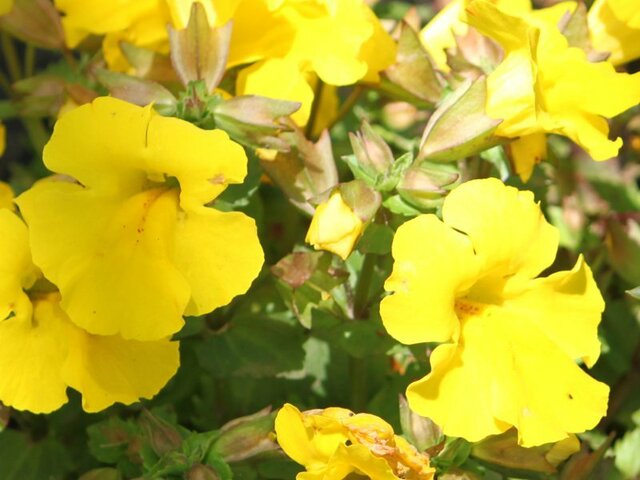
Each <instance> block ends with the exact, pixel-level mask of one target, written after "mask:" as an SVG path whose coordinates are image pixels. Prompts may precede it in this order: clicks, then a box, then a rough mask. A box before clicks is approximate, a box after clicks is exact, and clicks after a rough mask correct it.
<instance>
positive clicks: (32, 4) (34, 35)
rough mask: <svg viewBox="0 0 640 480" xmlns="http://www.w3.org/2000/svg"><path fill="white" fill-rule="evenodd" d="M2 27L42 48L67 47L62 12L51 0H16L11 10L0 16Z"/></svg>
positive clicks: (55, 48)
mask: <svg viewBox="0 0 640 480" xmlns="http://www.w3.org/2000/svg"><path fill="white" fill-rule="evenodd" d="M0 29H2V30H6V31H7V32H9V33H10V34H12V35H14V36H16V37H18V38H19V39H21V40H24V41H25V42H28V43H33V44H34V45H37V46H38V47H41V48H48V49H52V50H61V49H64V48H65V43H64V30H63V29H62V23H61V22H60V14H59V13H58V11H57V10H56V9H55V7H54V6H53V3H52V2H51V1H50V0H14V4H13V8H12V9H11V11H10V12H9V13H7V14H6V15H2V16H0Z"/></svg>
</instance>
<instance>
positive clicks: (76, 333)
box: [0, 208, 180, 413]
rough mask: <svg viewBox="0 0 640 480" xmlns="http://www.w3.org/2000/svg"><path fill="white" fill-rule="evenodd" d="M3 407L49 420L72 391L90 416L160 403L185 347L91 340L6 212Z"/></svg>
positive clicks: (0, 224) (1, 305) (0, 293)
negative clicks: (142, 402) (121, 406)
mask: <svg viewBox="0 0 640 480" xmlns="http://www.w3.org/2000/svg"><path fill="white" fill-rule="evenodd" d="M0 231H1V232H2V236H0V342H1V343H2V349H0V401H2V402H3V403H4V404H5V405H8V406H11V407H13V408H16V409H18V410H30V411H32V412H34V413H48V412H51V411H53V410H56V409H58V408H59V407H60V406H62V405H63V404H64V403H66V402H67V394H66V389H67V387H68V386H70V387H72V388H74V389H76V390H78V391H79V392H80V393H82V405H83V408H84V409H85V410H86V411H88V412H96V411H98V410H102V409H104V408H106V407H108V406H110V405H112V404H113V403H115V402H121V403H125V404H130V403H133V402H136V401H138V400H139V399H140V398H149V397H152V396H153V395H155V394H156V393H157V392H158V391H159V390H160V388H162V386H164V384H165V383H166V382H167V381H168V380H169V379H170V378H171V377H172V376H173V374H174V373H175V372H176V370H177V368H178V365H179V362H180V357H179V353H178V343H177V342H170V341H169V340H168V339H162V340H158V341H153V342H138V341H135V340H125V339H123V338H122V337H120V336H115V335H114V336H106V337H101V336H96V335H90V334H88V333H87V332H85V331H84V330H82V329H80V328H78V327H76V326H75V325H74V324H73V323H72V322H71V321H70V320H69V318H68V317H67V315H66V314H65V312H64V311H62V309H61V308H60V302H59V300H60V296H59V294H58V293H57V292H55V291H54V290H53V287H52V286H51V285H50V284H48V283H46V282H44V283H43V284H42V285H40V284H38V283H36V281H37V280H40V281H41V282H42V278H41V275H40V272H39V270H38V269H37V268H36V267H35V266H34V265H33V263H32V261H31V254H30V252H29V243H28V233H27V228H26V226H25V225H24V223H22V221H21V220H20V219H19V218H18V217H17V216H16V215H15V214H13V213H12V212H11V211H10V210H9V209H6V208H2V209H0Z"/></svg>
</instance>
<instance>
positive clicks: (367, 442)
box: [276, 404, 434, 480]
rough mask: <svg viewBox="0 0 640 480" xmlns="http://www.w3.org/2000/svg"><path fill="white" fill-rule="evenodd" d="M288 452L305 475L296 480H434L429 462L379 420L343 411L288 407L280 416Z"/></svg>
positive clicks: (281, 439) (281, 435)
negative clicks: (359, 478)
mask: <svg viewBox="0 0 640 480" xmlns="http://www.w3.org/2000/svg"><path fill="white" fill-rule="evenodd" d="M276 435H277V439H278V443H279V444H280V446H281V447H282V449H283V450H284V452H285V453H286V454H287V455H288V456H290V457H291V458H292V459H293V460H295V461H296V462H297V463H299V464H300V465H304V467H305V468H306V471H305V472H302V473H299V474H298V476H297V477H296V478H297V480H342V479H344V478H346V477H348V476H349V474H351V473H355V474H356V475H364V476H365V477H367V478H371V479H372V480H397V479H400V478H411V479H414V480H431V479H433V473H434V469H433V468H431V467H430V466H429V457H428V456H426V455H424V454H421V453H419V452H418V451H417V450H416V449H415V448H414V447H413V446H412V445H410V444H409V443H408V442H407V441H406V440H404V439H403V438H402V437H399V436H397V435H395V434H394V433H393V429H392V428H391V425H389V424H388V423H387V422H385V421H384V420H382V419H381V418H379V417H376V416H375V415H370V414H366V413H360V414H354V413H353V412H351V411H349V410H346V409H344V408H335V407H334V408H327V409H325V410H313V411H309V412H304V413H302V412H300V411H299V410H298V409H297V408H296V407H294V406H293V405H290V404H286V405H285V406H284V407H282V409H281V410H280V411H279V412H278V416H277V417H276Z"/></svg>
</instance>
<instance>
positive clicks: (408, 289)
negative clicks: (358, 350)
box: [380, 179, 609, 447]
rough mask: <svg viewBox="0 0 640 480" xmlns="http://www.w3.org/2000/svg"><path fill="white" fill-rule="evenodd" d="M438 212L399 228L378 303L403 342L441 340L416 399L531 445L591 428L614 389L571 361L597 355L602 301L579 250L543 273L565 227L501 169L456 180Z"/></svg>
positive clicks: (448, 424) (465, 432)
mask: <svg viewBox="0 0 640 480" xmlns="http://www.w3.org/2000/svg"><path fill="white" fill-rule="evenodd" d="M442 216H443V221H440V220H439V219H438V218H437V217H436V216H435V215H421V216H419V217H416V218H415V219H413V220H410V221H408V222H407V223H405V224H403V225H402V226H401V227H400V228H399V229H398V231H397V233H396V236H395V238H394V240H393V247H392V253H393V258H394V261H395V263H394V266H393V272H392V274H391V276H390V277H389V278H388V279H387V281H386V283H385V289H386V290H388V291H391V292H393V294H392V295H390V296H388V297H385V298H384V299H383V300H382V304H381V306H380V313H381V316H382V320H383V322H384V325H385V327H386V329H387V330H388V332H389V333H390V334H391V335H392V336H393V337H394V338H396V339H397V340H399V341H400V342H403V343H406V344H414V343H421V342H442V343H443V344H442V345H440V346H438V347H437V348H436V349H435V350H434V351H433V353H432V354H431V357H430V361H431V372H430V373H429V374H428V375H427V376H426V377H425V378H423V379H421V380H418V381H416V382H414V383H412V384H411V385H410V386H409V388H408V391H407V397H408V400H409V405H410V407H411V408H412V409H413V410H414V411H416V412H417V413H418V414H420V415H423V416H427V417H430V418H432V419H433V420H434V421H435V422H436V423H437V424H439V425H440V426H441V427H442V429H443V431H444V433H445V434H446V435H450V436H455V437H463V438H466V439H467V440H469V441H472V442H475V441H478V440H481V439H483V438H485V437H487V436H489V435H494V434H498V433H502V432H505V431H506V430H508V429H509V428H511V427H515V428H516V429H517V430H518V439H519V443H520V444H521V445H523V446H525V447H529V446H536V445H541V444H545V443H550V442H556V441H559V440H562V439H564V438H567V436H568V435H569V434H570V433H577V432H583V431H585V430H588V429H590V428H593V427H594V426H595V425H596V424H597V423H598V421H599V420H600V418H601V417H602V416H603V415H604V414H605V413H606V409H607V397H608V392H609V388H608V387H607V386H606V385H605V384H603V383H600V382H597V381H596V380H594V379H592V378H591V377H589V376H588V375H587V374H586V373H585V372H584V371H583V370H582V369H581V368H580V367H579V366H578V365H576V363H574V360H576V359H581V360H582V361H583V362H584V363H585V365H587V366H588V367H591V366H592V365H593V364H594V363H595V361H596V360H597V358H598V355H599V353H600V343H599V341H598V335H597V330H598V323H599V322H600V316H601V312H602V311H603V309H604V302H603V300H602V296H601V295H600V292H599V291H598V288H597V286H596V284H595V282H594V280H593V277H592V274H591V271H590V269H589V267H588V266H587V265H586V263H585V262H584V260H583V258H582V257H580V258H579V259H578V261H577V263H576V265H575V266H574V267H573V269H572V270H570V271H561V272H557V273H554V274H552V275H550V276H548V277H540V278H536V277H537V276H538V275H539V274H540V273H541V272H542V271H544V270H545V269H546V268H547V267H549V266H550V265H551V264H552V263H553V261H554V259H555V256H556V251H557V248H558V231H557V230H556V229H555V228H554V227H553V226H551V225H550V224H548V223H547V222H546V220H545V219H544V217H543V215H542V212H541V211H540V207H539V206H538V205H537V204H536V203H535V202H534V198H533V194H532V193H531V192H526V191H518V190H517V189H515V188H513V187H507V186H505V185H503V184H502V182H500V181H499V180H497V179H484V180H472V181H469V182H467V183H464V184H462V185H461V186H460V187H458V188H456V189H455V190H453V191H452V192H451V194H449V196H448V197H447V198H446V199H445V202H444V205H443V210H442Z"/></svg>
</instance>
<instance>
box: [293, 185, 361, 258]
mask: <svg viewBox="0 0 640 480" xmlns="http://www.w3.org/2000/svg"><path fill="white" fill-rule="evenodd" d="M363 226H364V222H363V221H362V220H361V219H360V218H359V217H358V216H357V215H356V213H355V212H354V211H353V210H352V209H351V207H350V206H349V205H347V204H346V203H345V201H344V200H343V198H342V195H340V191H339V190H336V191H334V192H333V193H332V194H331V196H330V197H329V199H328V200H327V201H326V202H323V203H321V204H320V205H318V207H317V208H316V213H315V214H314V215H313V219H312V220H311V225H309V231H308V232H307V237H306V238H305V241H306V242H307V243H310V244H311V245H313V246H314V248H315V249H316V250H326V251H328V252H333V253H335V254H336V255H338V256H340V257H341V258H342V259H343V260H346V259H347V257H348V256H349V255H350V254H351V251H352V250H353V247H354V246H355V244H356V242H357V241H358V239H359V238H360V234H361V233H362V227H363Z"/></svg>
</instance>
